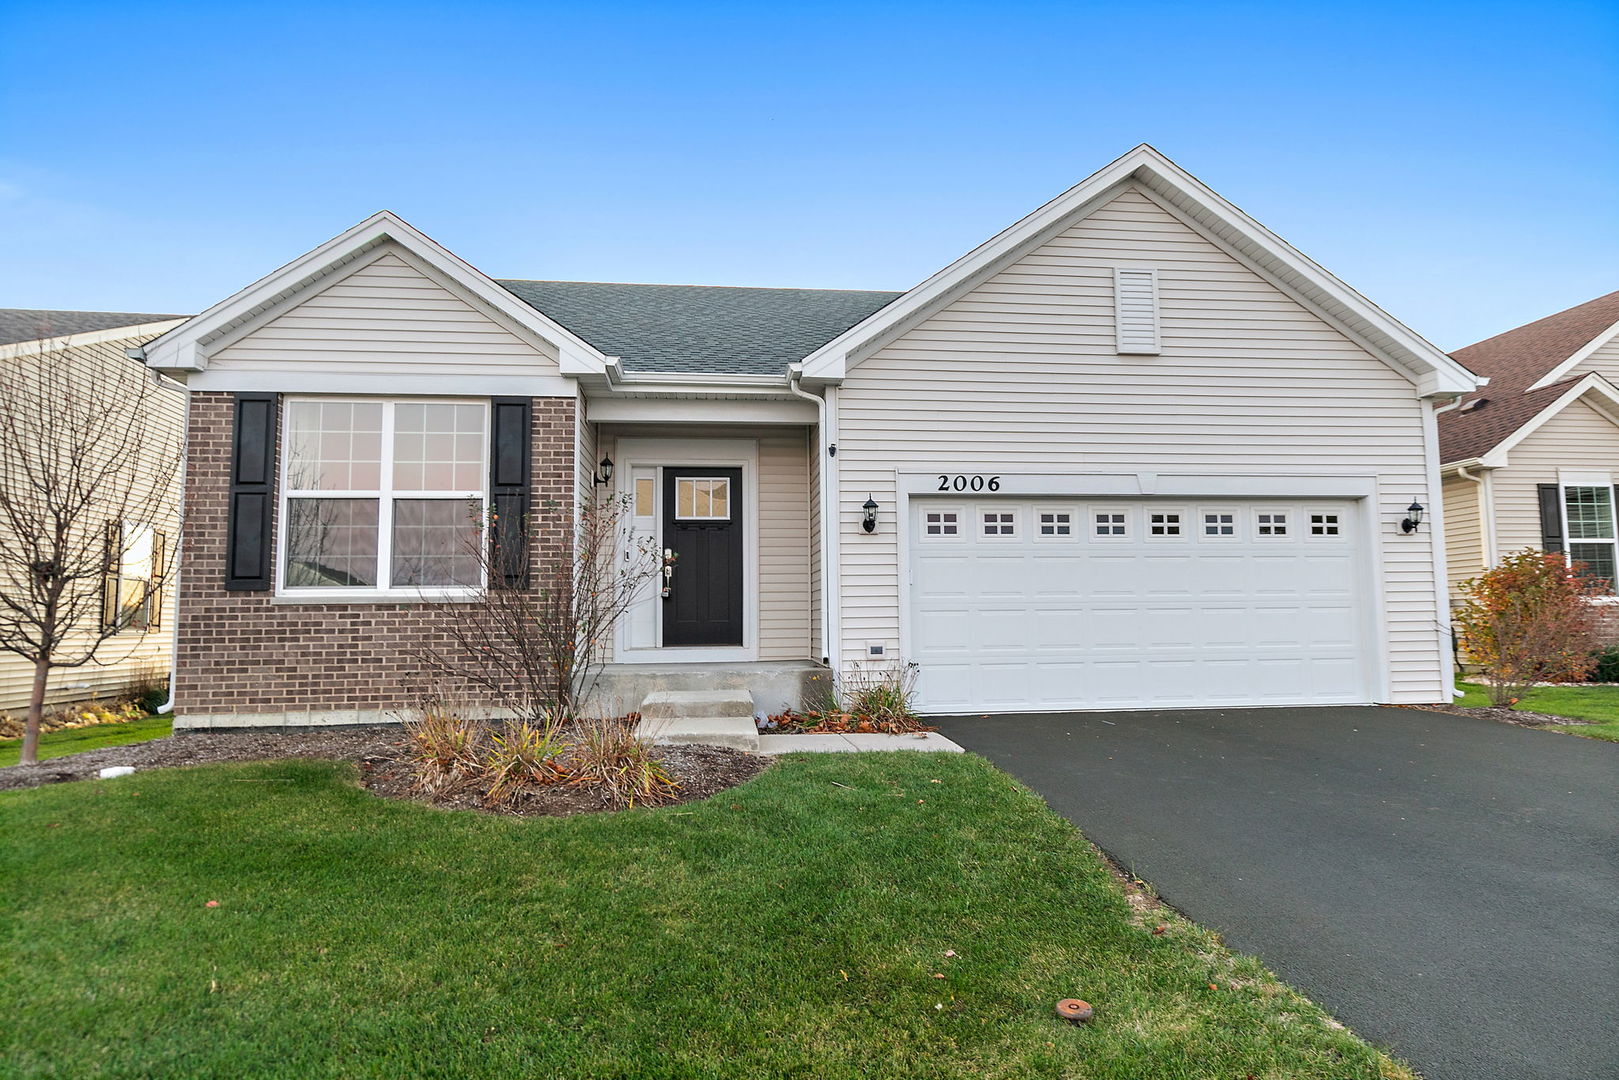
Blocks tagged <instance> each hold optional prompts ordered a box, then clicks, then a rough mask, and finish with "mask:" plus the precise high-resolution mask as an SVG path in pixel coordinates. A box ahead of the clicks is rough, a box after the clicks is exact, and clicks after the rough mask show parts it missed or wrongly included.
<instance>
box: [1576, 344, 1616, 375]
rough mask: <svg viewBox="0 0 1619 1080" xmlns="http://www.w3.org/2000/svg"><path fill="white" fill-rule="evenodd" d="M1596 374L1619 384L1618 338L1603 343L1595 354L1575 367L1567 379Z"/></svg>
mask: <svg viewBox="0 0 1619 1080" xmlns="http://www.w3.org/2000/svg"><path fill="white" fill-rule="evenodd" d="M1593 371H1594V372H1597V373H1598V374H1600V375H1601V376H1602V377H1603V378H1605V379H1608V380H1609V381H1611V382H1619V337H1615V338H1614V339H1613V340H1611V341H1609V342H1607V343H1605V344H1604V345H1603V346H1602V347H1601V348H1599V349H1597V351H1596V352H1594V353H1592V354H1591V355H1590V356H1587V357H1586V358H1585V359H1584V360H1582V361H1580V362H1579V363H1578V364H1577V365H1575V367H1574V370H1573V371H1570V372H1569V373H1568V378H1574V377H1575V376H1577V375H1589V374H1591V373H1592V372H1593Z"/></svg>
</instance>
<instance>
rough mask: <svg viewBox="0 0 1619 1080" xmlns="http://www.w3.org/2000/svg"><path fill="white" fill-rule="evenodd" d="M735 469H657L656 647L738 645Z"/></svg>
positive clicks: (739, 542) (738, 485) (738, 476)
mask: <svg viewBox="0 0 1619 1080" xmlns="http://www.w3.org/2000/svg"><path fill="white" fill-rule="evenodd" d="M742 522H743V516H742V470H741V469H716V468H702V467H691V468H665V469H664V470H663V543H664V546H665V547H666V548H668V549H669V550H670V551H671V552H672V553H673V554H674V566H673V573H671V574H670V575H669V577H668V580H667V581H666V582H665V584H666V586H667V589H666V592H665V595H664V597H663V644H664V646H665V647H669V646H680V645H733V646H734V645H741V644H742V610H743V597H742V580H743V578H742V550H743V538H742Z"/></svg>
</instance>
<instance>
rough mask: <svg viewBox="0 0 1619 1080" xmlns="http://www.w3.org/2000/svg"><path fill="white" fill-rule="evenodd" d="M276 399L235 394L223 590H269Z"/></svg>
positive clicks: (262, 395)
mask: <svg viewBox="0 0 1619 1080" xmlns="http://www.w3.org/2000/svg"><path fill="white" fill-rule="evenodd" d="M276 404H277V401H276V395H274V394H237V395H236V415H235V422H234V423H233V424H232V426H231V463H230V524H229V529H230V533H229V536H228V537H227V539H226V546H225V588H227V589H229V590H231V591H233V592H264V591H266V590H267V589H269V588H270V583H271V578H272V567H271V565H270V564H271V559H272V553H273V552H274V551H275V544H274V542H273V538H272V536H271V528H270V526H271V522H272V521H273V520H274V519H275V512H274V511H275V507H274V505H273V504H274V500H275V442H276V438H275V436H276Z"/></svg>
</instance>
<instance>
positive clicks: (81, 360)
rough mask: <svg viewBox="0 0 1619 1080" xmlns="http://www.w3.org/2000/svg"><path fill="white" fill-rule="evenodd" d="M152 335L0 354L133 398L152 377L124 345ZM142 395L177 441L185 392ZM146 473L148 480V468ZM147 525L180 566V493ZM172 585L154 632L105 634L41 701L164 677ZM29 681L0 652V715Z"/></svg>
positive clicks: (118, 690)
mask: <svg viewBox="0 0 1619 1080" xmlns="http://www.w3.org/2000/svg"><path fill="white" fill-rule="evenodd" d="M153 336H154V335H152V334H144V335H140V336H135V335H131V336H128V337H119V338H112V339H110V340H105V341H98V342H95V343H92V344H83V345H73V344H71V339H69V340H70V344H69V345H68V346H67V347H65V348H57V349H52V350H50V351H49V352H47V353H46V354H45V355H44V357H43V358H42V357H41V356H39V355H37V354H36V355H34V356H22V357H9V358H6V359H0V363H5V364H18V363H38V362H40V361H41V359H44V360H45V361H46V362H51V363H65V364H70V365H72V368H73V374H74V376H75V377H76V378H84V379H94V380H96V381H97V382H99V383H101V384H103V385H106V384H108V383H112V382H116V383H121V384H123V385H127V386H130V387H131V397H132V399H133V398H134V395H135V394H136V393H137V390H136V388H137V387H138V385H139V383H140V382H141V381H142V380H146V379H149V378H150V377H151V376H150V374H149V373H148V372H147V371H146V369H145V368H144V367H143V366H142V365H141V364H140V363H139V362H138V361H134V360H131V359H129V358H128V357H127V356H125V355H124V349H126V348H129V347H131V346H135V345H140V344H144V343H145V342H147V341H150V340H151V339H152V337H153ZM145 400H146V403H147V406H148V410H149V413H150V415H149V422H150V423H151V424H152V426H153V428H154V430H155V432H160V433H162V434H163V435H164V436H166V437H168V438H171V439H174V440H176V443H177V441H178V439H179V437H180V435H181V433H182V431H183V430H184V427H185V395H184V393H183V392H181V391H179V390H174V389H166V388H160V389H159V390H157V391H155V392H153V393H150V394H148V395H147V397H146V399H145ZM156 440H157V436H156V435H154V442H155V441H156ZM147 475H148V477H149V476H150V473H148V474H147ZM0 482H4V481H3V478H0ZM110 512H111V511H109V513H110ZM92 520H93V521H94V522H95V524H96V527H97V528H100V527H103V526H104V525H105V523H106V522H105V520H103V519H100V518H96V517H95V516H94V515H92ZM107 520H110V519H107ZM150 524H151V525H152V526H153V528H155V529H156V530H157V531H159V532H161V533H163V534H164V539H165V544H164V555H165V558H166V560H167V562H168V565H169V567H170V572H171V574H172V573H173V572H174V570H175V568H176V567H178V566H179V565H180V557H179V553H178V552H177V544H178V541H179V533H180V529H179V492H178V490H176V491H175V497H174V502H173V505H172V506H171V507H170V509H169V512H168V513H167V514H165V515H164V516H163V517H162V518H161V519H160V520H158V521H154V522H151V523H150ZM176 588H177V581H176V580H175V579H173V578H172V577H171V580H170V582H169V583H168V585H166V586H165V587H164V589H163V592H162V597H161V603H162V615H161V617H160V618H159V622H158V629H156V630H151V631H146V632H141V631H139V630H127V631H125V632H124V633H122V634H119V635H117V636H116V637H113V638H110V639H108V641H107V642H106V643H105V644H104V645H103V646H102V647H101V649H100V650H99V652H98V656H97V659H96V660H95V661H92V662H91V663H89V664H86V665H84V666H82V667H78V668H63V669H59V670H57V671H54V672H52V673H51V678H50V682H49V684H48V688H47V697H46V700H47V701H48V702H50V703H60V702H72V701H82V700H85V699H88V698H95V697H102V698H111V697H117V696H120V695H121V694H123V693H124V692H125V691H126V690H127V689H128V688H129V685H130V683H131V682H132V681H134V680H135V679H136V678H137V677H139V676H144V675H153V676H156V677H157V678H159V679H162V678H167V676H168V674H169V667H170V661H171V658H172V642H173V633H174V597H175V591H176ZM85 636H87V635H85ZM85 636H80V637H79V638H78V639H77V641H78V642H83V641H84V637H85ZM74 646H75V641H74V640H72V639H70V641H69V643H68V655H71V650H73V649H74ZM33 679H34V671H33V665H32V664H30V663H28V662H27V661H25V660H23V659H22V658H21V657H19V656H17V655H15V654H14V653H9V652H0V712H12V713H15V714H17V715H20V714H21V711H22V710H23V709H24V708H26V706H27V704H28V697H29V693H30V691H31V690H32V687H33Z"/></svg>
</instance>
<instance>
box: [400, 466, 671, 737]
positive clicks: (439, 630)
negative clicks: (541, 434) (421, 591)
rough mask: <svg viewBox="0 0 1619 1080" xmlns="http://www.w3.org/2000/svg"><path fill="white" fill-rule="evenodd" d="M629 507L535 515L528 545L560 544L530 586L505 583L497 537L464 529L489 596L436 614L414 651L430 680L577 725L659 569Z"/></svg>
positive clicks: (554, 509)
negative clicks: (634, 532) (618, 633)
mask: <svg viewBox="0 0 1619 1080" xmlns="http://www.w3.org/2000/svg"><path fill="white" fill-rule="evenodd" d="M628 506H629V500H628V497H626V496H621V495H599V496H595V497H593V498H591V499H590V500H588V501H587V502H586V503H585V505H584V506H583V507H582V508H581V510H580V513H579V518H578V520H577V521H572V520H570V518H571V515H570V513H569V508H568V507H566V506H563V505H561V504H558V503H547V504H546V505H544V506H542V507H540V508H539V510H538V511H537V512H535V513H534V514H532V515H531V520H529V521H526V522H524V523H523V532H524V534H525V535H526V536H527V538H528V546H529V547H530V548H533V547H535V546H536V545H537V541H538V540H539V539H540V538H542V537H544V538H549V539H552V540H555V538H564V539H562V540H561V541H560V542H555V543H553V546H552V547H551V548H550V549H541V550H537V551H535V552H534V555H533V557H532V559H531V575H530V581H529V583H528V585H527V586H526V587H520V586H517V585H502V584H501V582H502V580H503V578H504V576H505V573H504V572H505V571H506V570H507V568H508V567H507V563H508V561H509V559H510V553H508V552H505V551H502V550H500V548H499V546H498V545H496V544H494V543H493V542H489V541H487V540H486V537H491V536H493V535H494V534H495V530H494V529H492V528H488V527H481V528H473V529H471V530H469V533H470V544H471V547H470V549H469V550H471V551H472V552H473V555H474V557H475V558H476V560H477V565H478V568H479V571H480V574H481V577H482V579H483V580H484V581H487V582H490V583H491V587H489V588H487V589H485V590H484V592H483V594H482V596H481V597H480V598H479V599H478V600H477V601H476V602H473V603H471V604H466V605H462V604H440V605H434V606H433V608H432V610H433V611H434V613H435V616H436V617H435V618H434V620H433V627H432V630H431V631H430V632H429V633H428V634H426V635H424V637H423V643H422V645H421V647H420V648H419V649H418V659H419V660H420V661H421V662H422V665H423V667H424V668H425V669H426V670H427V671H428V672H429V673H430V674H431V676H432V679H433V681H434V682H435V683H439V684H443V683H445V682H449V683H452V684H460V685H464V686H468V687H470V688H473V689H475V690H476V691H477V696H478V697H480V698H483V699H485V700H486V701H487V702H488V703H490V704H492V705H495V706H497V707H499V708H501V709H504V710H506V711H509V712H510V713H511V714H512V715H514V716H517V717H520V718H523V719H526V720H530V721H533V722H535V723H542V724H549V723H552V722H555V721H557V720H571V719H574V718H576V717H577V715H578V713H579V710H580V708H581V707H582V706H583V704H584V703H585V702H586V701H588V699H589V697H590V693H591V690H592V689H593V688H594V686H595V683H596V679H597V678H598V676H599V675H600V673H601V668H602V665H603V663H604V661H605V659H606V657H607V655H608V654H609V652H610V651H611V648H612V641H613V634H614V631H615V628H616V627H617V626H618V623H619V621H620V620H621V619H622V618H623V617H624V615H625V614H626V613H627V612H628V611H629V610H630V608H631V607H632V606H634V604H635V603H636V602H637V601H638V600H640V599H641V598H643V597H644V596H645V595H646V594H647V590H648V589H649V588H650V587H651V582H652V580H653V579H654V578H655V577H657V575H658V573H659V572H660V570H661V567H662V562H661V560H660V559H659V558H658V554H657V551H656V550H655V548H654V547H653V546H652V544H651V543H650V542H649V541H638V540H636V539H634V538H633V537H632V536H631V534H630V531H629V529H628V528H627V526H628V521H629V514H628ZM480 524H482V523H480ZM570 537H571V544H570V543H568V542H567V539H565V538H570Z"/></svg>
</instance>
